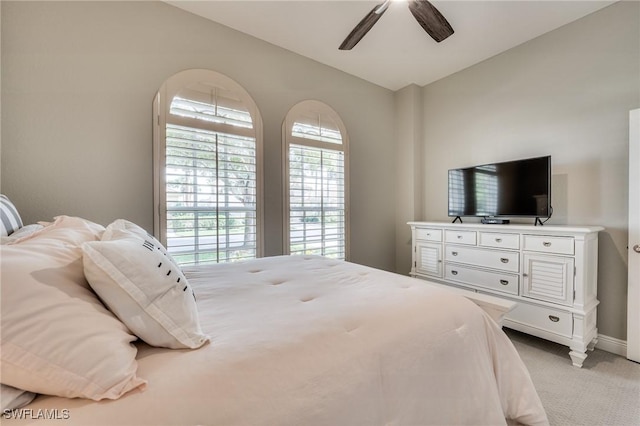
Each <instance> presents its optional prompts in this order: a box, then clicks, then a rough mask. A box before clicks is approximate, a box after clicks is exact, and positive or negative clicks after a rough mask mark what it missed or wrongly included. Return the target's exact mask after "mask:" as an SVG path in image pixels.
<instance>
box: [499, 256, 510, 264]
mask: <svg viewBox="0 0 640 426" xmlns="http://www.w3.org/2000/svg"><path fill="white" fill-rule="evenodd" d="M500 262H502V263H509V259H507V258H506V257H501V258H500Z"/></svg>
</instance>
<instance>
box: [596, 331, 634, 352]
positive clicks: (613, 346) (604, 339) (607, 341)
mask: <svg viewBox="0 0 640 426" xmlns="http://www.w3.org/2000/svg"><path fill="white" fill-rule="evenodd" d="M596 349H601V350H603V351H607V352H611V353H612V354H616V355H620V356H623V357H626V356H627V341H626V340H620V339H616V338H615V337H610V336H605V335H603V334H598V343H596Z"/></svg>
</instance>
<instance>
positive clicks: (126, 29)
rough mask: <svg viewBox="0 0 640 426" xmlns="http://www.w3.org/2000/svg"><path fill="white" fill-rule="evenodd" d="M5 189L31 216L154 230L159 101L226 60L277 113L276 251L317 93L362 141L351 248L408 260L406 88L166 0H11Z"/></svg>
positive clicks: (271, 176)
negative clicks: (295, 139) (403, 135)
mask: <svg viewBox="0 0 640 426" xmlns="http://www.w3.org/2000/svg"><path fill="white" fill-rule="evenodd" d="M0 5H1V6H0V7H1V8H2V110H1V111H2V159H1V169H2V170H1V190H2V192H4V193H6V194H7V195H9V196H10V197H11V198H12V199H13V200H14V201H15V203H16V204H17V205H18V207H19V208H20V210H21V212H22V213H23V214H24V219H25V221H27V222H32V221H36V220H43V219H49V218H51V217H52V216H54V215H58V214H70V215H77V216H82V217H86V218H88V219H91V220H94V221H96V222H99V223H102V224H107V223H109V222H110V221H112V220H114V219H116V218H120V217H124V218H127V219H129V220H132V221H134V222H136V223H139V224H140V225H141V226H144V227H146V228H147V229H152V225H153V207H152V192H153V187H152V158H151V152H152V142H151V132H152V127H151V102H152V100H153V97H154V95H155V93H156V91H157V90H158V88H159V87H160V85H161V84H162V83H163V81H164V80H165V79H167V78H168V77H169V76H171V75H173V74H175V73H176V72H178V71H181V70H184V69H189V68H208V69H212V70H216V71H218V72H221V73H223V74H226V75H228V76H229V77H231V78H233V79H234V80H236V81H237V82H238V83H240V84H241V85H242V86H243V87H244V88H245V89H246V90H247V91H248V92H249V93H250V94H251V95H252V96H253V98H254V100H255V101H256V103H257V105H258V107H259V109H260V112H261V114H262V118H263V121H264V141H265V156H264V160H265V176H264V178H265V225H266V226H265V250H266V254H267V255H275V254H280V253H282V226H283V225H282V170H281V162H282V151H281V125H282V120H283V119H284V117H285V115H286V113H287V111H288V110H289V108H291V107H292V106H293V105H295V104H296V103H298V102H299V101H301V100H304V99H317V100H320V101H323V102H325V103H326V104H328V105H330V106H331V107H333V108H334V109H335V110H336V111H337V112H338V113H339V114H340V116H341V117H342V119H343V121H344V123H345V125H346V127H347V131H348V134H349V140H350V143H351V163H350V167H351V208H352V218H353V219H352V221H351V230H352V232H351V255H352V256H351V259H352V260H353V261H355V262H359V263H363V264H367V265H372V266H376V267H379V268H384V269H394V266H395V247H394V245H393V237H394V233H395V222H394V219H395V210H394V206H393V203H389V202H388V200H386V199H385V197H383V196H381V194H389V193H393V190H394V179H395V176H394V171H393V169H394V164H393V158H394V154H393V143H392V141H393V114H394V98H393V93H392V92H391V91H389V90H386V89H383V88H380V87H379V86H376V85H373V84H370V83H367V82H365V81H363V80H361V79H357V78H355V77H352V76H350V75H347V74H345V73H342V72H340V71H337V70H335V69H333V68H330V67H327V66H324V65H321V64H319V63H317V62H314V61H311V60H309V59H306V58H303V57H301V56H299V55H296V54H293V53H291V52H289V51H286V50H284V49H280V48H277V47H275V46H273V45H270V44H268V43H265V42H262V41H259V40H257V39H255V38H252V37H250V36H247V35H244V34H241V33H238V32H236V31H233V30H231V29H229V28H227V27H224V26H222V25H218V24H215V23H213V22H211V21H207V20H205V19H202V18H199V17H196V16H195V15H191V14H189V13H187V12H184V11H182V10H179V9H177V8H174V7H172V6H169V5H167V4H165V3H161V2H61V3H58V2H42V3H35V2H7V1H2V2H1V3H0Z"/></svg>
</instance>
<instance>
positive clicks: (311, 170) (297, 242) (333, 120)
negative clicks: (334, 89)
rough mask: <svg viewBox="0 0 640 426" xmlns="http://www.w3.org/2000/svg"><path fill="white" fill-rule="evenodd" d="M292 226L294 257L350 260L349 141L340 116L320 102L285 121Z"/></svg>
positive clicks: (288, 214)
mask: <svg viewBox="0 0 640 426" xmlns="http://www.w3.org/2000/svg"><path fill="white" fill-rule="evenodd" d="M285 124H286V126H285V128H286V130H285V134H284V140H285V152H286V164H285V167H286V171H285V174H286V176H287V182H286V189H287V197H286V200H285V203H286V212H285V215H286V222H285V226H286V229H285V236H286V240H287V242H288V252H289V253H290V254H314V255H322V256H327V257H332V258H336V259H346V258H347V257H348V235H349V232H348V228H349V226H348V225H349V223H348V197H347V191H348V183H347V182H348V173H347V164H348V163H347V143H346V142H347V141H346V138H345V137H346V132H345V131H344V126H343V125H342V122H341V121H340V119H339V117H338V116H337V114H336V113H335V112H334V111H333V110H332V109H331V108H330V107H328V106H327V105H324V104H321V103H319V102H317V101H304V102H302V103H300V104H298V105H296V106H294V108H292V110H291V111H289V114H287V119H286V120H285Z"/></svg>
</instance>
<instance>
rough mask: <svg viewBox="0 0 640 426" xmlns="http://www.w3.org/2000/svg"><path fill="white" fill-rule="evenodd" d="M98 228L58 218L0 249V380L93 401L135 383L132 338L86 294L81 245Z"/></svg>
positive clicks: (97, 234) (141, 382) (95, 235)
mask: <svg viewBox="0 0 640 426" xmlns="http://www.w3.org/2000/svg"><path fill="white" fill-rule="evenodd" d="M103 232H104V228H103V227H102V226H100V225H97V224H95V223H92V222H89V221H86V220H83V219H80V218H74V217H68V216H60V217H57V218H56V219H55V221H54V222H53V223H51V224H49V225H48V226H45V227H44V228H43V229H42V230H40V231H37V232H35V233H33V234H31V235H30V236H29V237H25V238H23V239H21V240H20V241H18V242H16V243H14V244H9V245H4V246H2V256H1V257H2V259H1V262H2V268H1V274H2V276H1V278H2V287H1V292H2V295H1V302H0V303H1V306H0V308H1V318H2V341H1V342H0V359H1V367H0V368H1V376H2V383H4V384H6V385H9V386H13V387H16V388H18V389H24V390H27V391H30V392H35V393H42V394H50V395H59V396H63V397H68V398H74V397H81V398H90V399H93V400H100V399H104V398H108V399H116V398H119V397H120V396H122V395H123V394H124V393H126V392H128V391H130V390H132V389H135V388H138V387H141V386H143V385H144V384H145V381H144V380H141V379H139V378H138V377H136V370H137V363H136V360H135V356H136V352H137V351H136V348H135V346H134V345H133V344H132V342H133V341H134V340H135V339H136V337H135V336H133V335H131V334H130V333H129V330H127V328H126V326H125V325H124V324H122V323H121V322H120V321H119V320H118V319H117V318H116V317H114V316H113V314H112V313H111V312H109V311H108V310H107V309H106V308H105V307H104V305H103V304H102V303H101V302H100V300H99V299H98V298H97V297H96V295H95V294H94V293H93V291H91V288H90V287H89V285H88V283H87V281H86V279H85V278H84V274H83V267H82V249H81V248H80V246H81V244H83V243H85V242H87V241H95V240H98V239H99V238H100V236H101V235H102V233H103Z"/></svg>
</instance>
